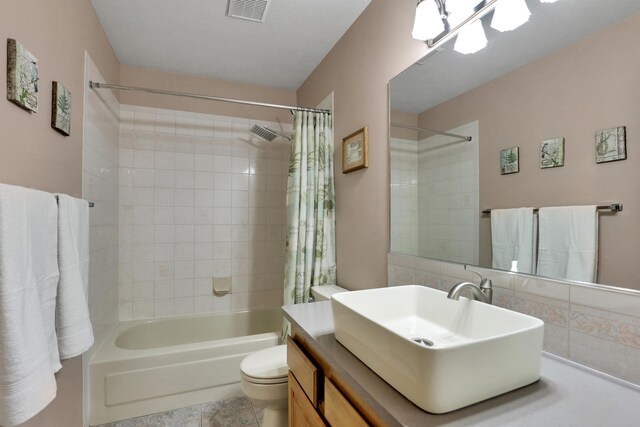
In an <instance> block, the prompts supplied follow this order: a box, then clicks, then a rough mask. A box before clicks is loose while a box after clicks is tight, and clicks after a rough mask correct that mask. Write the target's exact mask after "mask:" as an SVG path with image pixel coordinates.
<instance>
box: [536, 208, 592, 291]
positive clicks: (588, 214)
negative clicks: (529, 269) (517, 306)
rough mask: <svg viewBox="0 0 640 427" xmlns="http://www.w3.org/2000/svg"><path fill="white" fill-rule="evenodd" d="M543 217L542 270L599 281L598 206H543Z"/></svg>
mask: <svg viewBox="0 0 640 427" xmlns="http://www.w3.org/2000/svg"><path fill="white" fill-rule="evenodd" d="M539 221H540V245H539V247H538V274H539V275H541V276H547V277H555V278H560V279H568V280H578V281H581V282H595V281H596V278H597V273H598V271H597V269H598V209H597V207H596V206H566V207H557V208H543V209H540V213H539Z"/></svg>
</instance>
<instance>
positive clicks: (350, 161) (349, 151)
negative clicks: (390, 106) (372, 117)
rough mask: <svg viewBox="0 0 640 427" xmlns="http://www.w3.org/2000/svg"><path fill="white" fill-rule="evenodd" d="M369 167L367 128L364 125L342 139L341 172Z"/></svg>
mask: <svg viewBox="0 0 640 427" xmlns="http://www.w3.org/2000/svg"><path fill="white" fill-rule="evenodd" d="M367 167H369V130H368V128H367V127H366V126H365V127H363V128H362V129H360V130H358V131H356V132H354V133H352V134H351V135H349V136H347V137H346V138H343V139H342V173H349V172H353V171H355V170H358V169H362V168H367Z"/></svg>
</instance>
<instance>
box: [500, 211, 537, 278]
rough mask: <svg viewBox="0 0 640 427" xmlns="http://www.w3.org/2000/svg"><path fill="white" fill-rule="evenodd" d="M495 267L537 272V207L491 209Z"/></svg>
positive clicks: (522, 271)
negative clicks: (534, 209) (535, 208)
mask: <svg viewBox="0 0 640 427" xmlns="http://www.w3.org/2000/svg"><path fill="white" fill-rule="evenodd" d="M491 249H492V253H493V261H492V263H491V264H492V267H493V268H498V269H500V270H509V271H518V272H520V273H529V274H531V273H535V270H534V269H535V265H536V258H535V257H536V219H535V215H534V214H533V208H517V209H495V210H492V211H491Z"/></svg>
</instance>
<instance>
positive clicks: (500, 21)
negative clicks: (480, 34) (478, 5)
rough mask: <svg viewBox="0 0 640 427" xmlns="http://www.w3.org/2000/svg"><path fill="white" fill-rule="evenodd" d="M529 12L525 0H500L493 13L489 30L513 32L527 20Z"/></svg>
mask: <svg viewBox="0 0 640 427" xmlns="http://www.w3.org/2000/svg"><path fill="white" fill-rule="evenodd" d="M530 16H531V11H530V10H529V8H528V7H527V2H526V1H525V0H502V1H500V2H499V3H498V5H497V6H496V8H495V11H494V12H493V19H492V20H491V28H493V29H496V30H498V31H502V32H504V31H511V30H515V29H516V28H518V27H519V26H521V25H522V24H524V23H525V22H527V21H528V20H529V17H530Z"/></svg>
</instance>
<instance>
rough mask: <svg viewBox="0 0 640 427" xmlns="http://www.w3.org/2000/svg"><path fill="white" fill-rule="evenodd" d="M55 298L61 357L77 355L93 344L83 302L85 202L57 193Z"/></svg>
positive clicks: (86, 234)
mask: <svg viewBox="0 0 640 427" xmlns="http://www.w3.org/2000/svg"><path fill="white" fill-rule="evenodd" d="M56 197H57V198H58V268H59V269H60V280H59V282H58V298H57V304H56V331H57V335H58V349H59V351H60V358H61V359H68V358H70V357H75V356H78V355H80V354H82V353H84V352H85V351H87V350H88V349H89V348H90V347H91V346H92V345H93V329H92V328H91V320H90V318H89V307H88V305H87V285H88V280H89V204H88V203H87V202H86V201H84V200H82V199H76V198H73V197H70V196H67V195H66V194H58V195H57V196H56Z"/></svg>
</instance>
